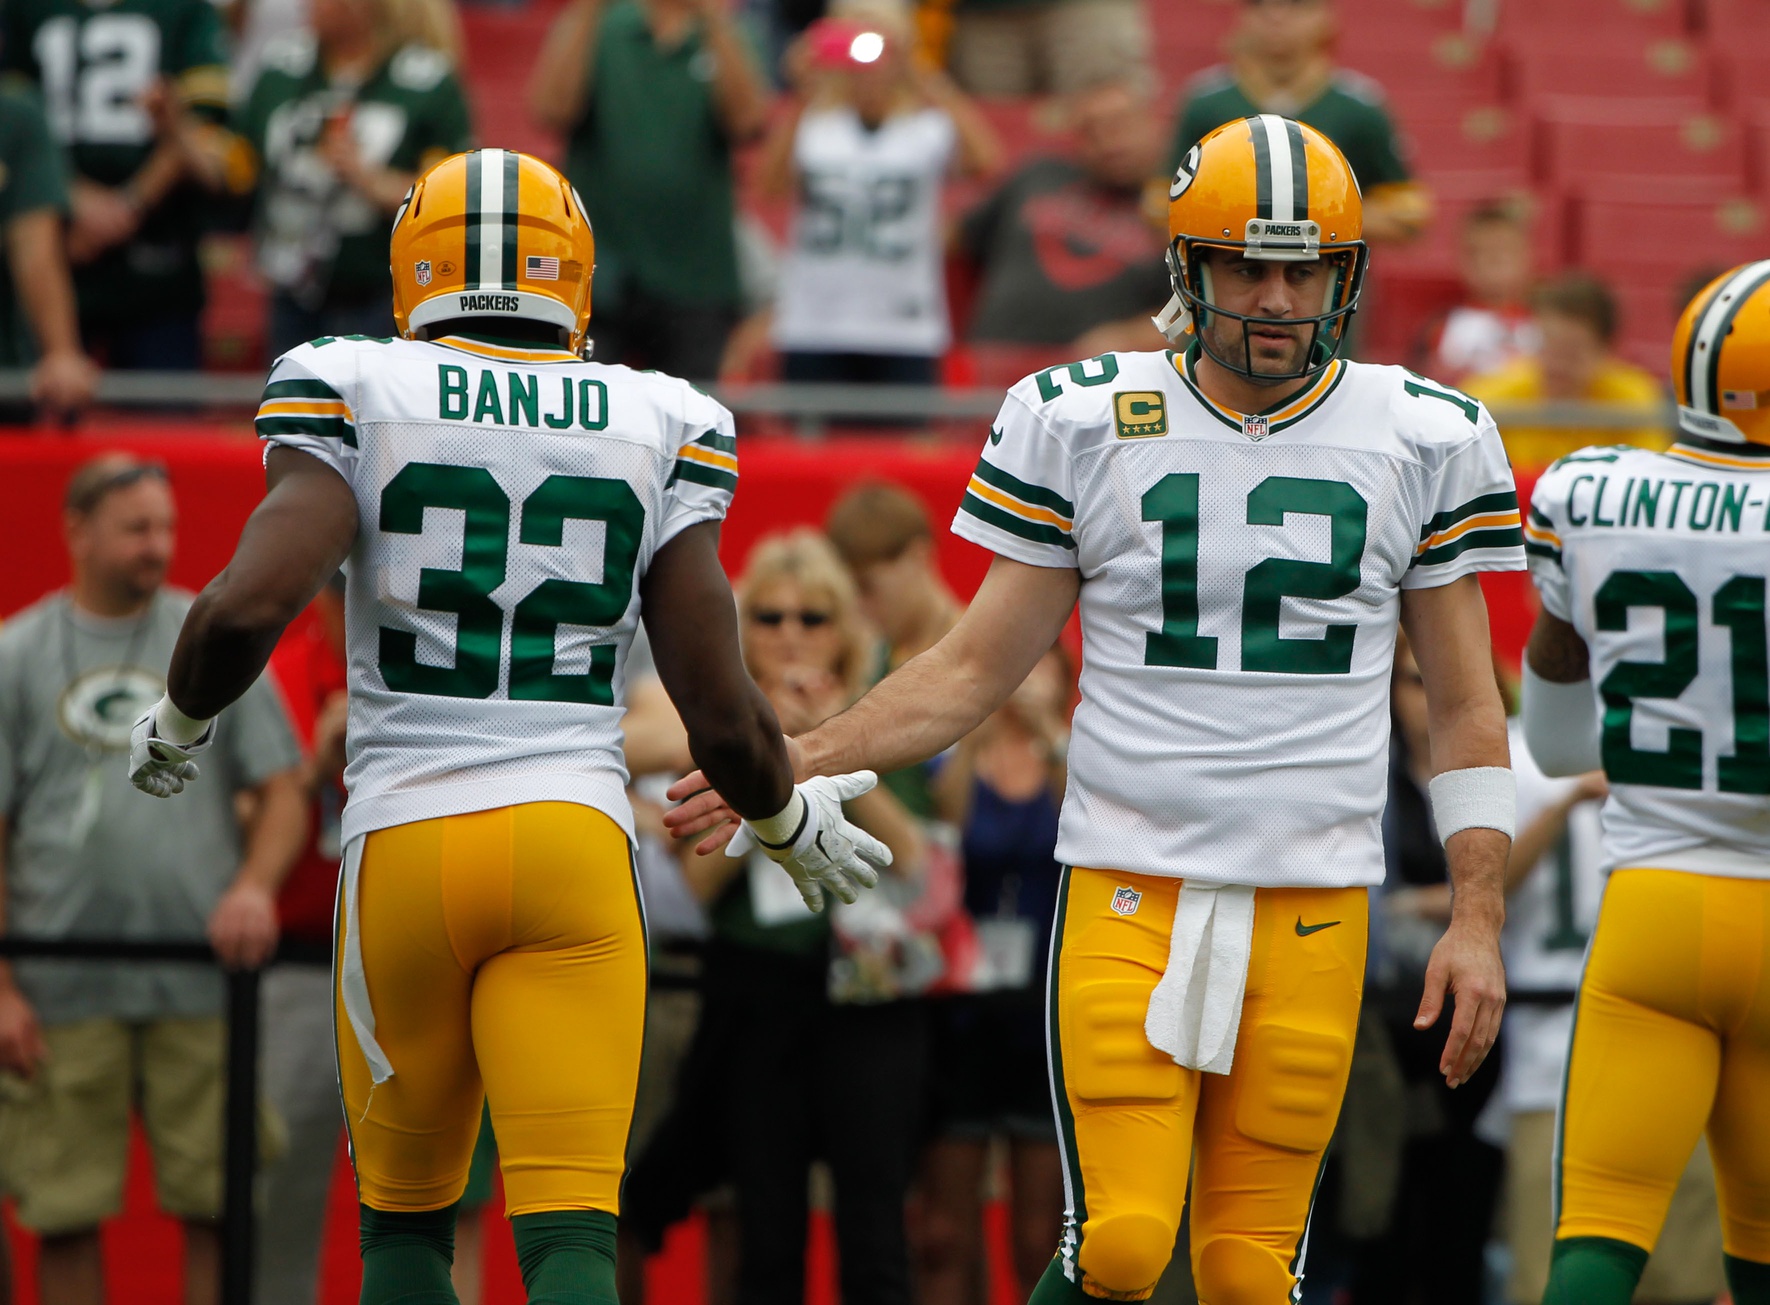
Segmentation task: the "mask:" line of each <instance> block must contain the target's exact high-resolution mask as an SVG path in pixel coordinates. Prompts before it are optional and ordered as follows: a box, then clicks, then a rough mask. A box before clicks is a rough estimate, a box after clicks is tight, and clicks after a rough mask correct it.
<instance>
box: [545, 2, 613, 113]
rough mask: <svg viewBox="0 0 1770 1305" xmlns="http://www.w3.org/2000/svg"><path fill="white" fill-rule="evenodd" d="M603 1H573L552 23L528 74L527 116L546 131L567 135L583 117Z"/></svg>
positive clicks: (600, 22) (588, 93) (588, 94)
mask: <svg viewBox="0 0 1770 1305" xmlns="http://www.w3.org/2000/svg"><path fill="white" fill-rule="evenodd" d="M601 25H602V0H573V3H572V4H570V5H567V6H566V8H565V9H563V10H562V11H561V12H560V15H559V17H558V18H557V19H555V20H554V23H553V27H552V29H551V30H549V31H548V33H547V39H546V40H545V41H544V42H542V44H541V56H540V58H538V59H536V60H535V70H534V72H532V73H530V74H529V115H530V116H531V117H533V118H534V120H535V121H536V122H538V123H540V124H541V126H543V127H545V128H547V130H549V131H560V132H564V131H570V130H571V129H572V128H573V127H575V126H577V125H578V123H579V122H580V121H581V120H582V119H583V117H584V108H585V105H586V102H587V101H588V99H589V96H590V68H591V60H592V59H594V58H595V56H596V33H597V30H598V28H600V27H601Z"/></svg>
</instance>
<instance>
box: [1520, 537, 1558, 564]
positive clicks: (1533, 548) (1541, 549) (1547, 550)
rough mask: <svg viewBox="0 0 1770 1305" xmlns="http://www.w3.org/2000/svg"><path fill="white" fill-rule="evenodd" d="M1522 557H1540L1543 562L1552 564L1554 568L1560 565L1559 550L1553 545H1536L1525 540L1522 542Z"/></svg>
mask: <svg viewBox="0 0 1770 1305" xmlns="http://www.w3.org/2000/svg"><path fill="white" fill-rule="evenodd" d="M1524 555H1525V556H1526V557H1540V558H1542V559H1543V560H1544V561H1547V562H1553V563H1554V564H1555V565H1556V566H1560V565H1561V550H1560V549H1559V548H1556V547H1555V546H1554V545H1553V544H1538V543H1535V542H1534V541H1532V540H1529V539H1527V540H1525V541H1524Z"/></svg>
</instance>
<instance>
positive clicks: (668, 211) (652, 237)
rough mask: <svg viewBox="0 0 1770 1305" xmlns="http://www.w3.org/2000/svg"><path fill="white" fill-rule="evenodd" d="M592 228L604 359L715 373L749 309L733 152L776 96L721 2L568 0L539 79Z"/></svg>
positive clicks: (535, 102)
mask: <svg viewBox="0 0 1770 1305" xmlns="http://www.w3.org/2000/svg"><path fill="white" fill-rule="evenodd" d="M529 107H530V110H531V111H532V112H533V113H534V115H535V117H536V118H537V120H539V121H540V122H541V123H542V124H543V125H545V126H548V127H550V128H553V129H554V130H557V131H561V132H565V133H566V134H567V137H568V142H567V153H566V164H565V174H566V176H567V177H569V178H570V179H571V181H572V184H573V185H574V186H576V187H577V188H578V191H579V192H580V193H581V194H582V195H583V197H584V207H585V209H586V211H587V212H588V213H589V215H590V221H591V225H592V226H594V227H595V228H596V264H597V266H596V305H595V308H596V319H595V321H594V322H593V324H592V327H591V331H592V334H593V336H594V337H595V340H596V357H597V358H598V359H606V360H607V361H610V362H625V361H632V360H635V359H637V360H639V361H642V362H643V363H644V365H646V366H649V367H655V368H657V369H658V370H660V371H666V372H670V373H672V374H675V375H679V376H688V377H690V378H694V379H699V378H703V377H710V376H713V375H715V374H716V373H717V370H718V360H719V355H720V353H721V352H722V350H723V348H724V342H725V337H726V335H727V334H728V333H729V332H730V329H731V327H732V325H733V324H734V323H735V322H736V320H737V315H738V312H739V310H740V307H741V300H742V296H741V289H740V286H739V282H738V262H737V246H736V240H735V238H734V233H733V226H732V223H733V216H734V205H733V198H732V173H731V151H732V148H733V147H734V146H736V145H741V144H743V143H744V142H746V141H748V140H750V139H752V138H754V137H755V136H756V135H758V134H759V133H760V132H761V130H762V127H763V125H764V122H765V119H766V117H767V112H768V93H767V88H766V86H765V84H764V82H763V80H762V75H761V73H760V71H759V70H758V69H757V67H756V61H755V58H754V56H753V55H752V54H751V53H750V50H749V48H748V45H747V43H746V41H745V40H744V38H743V37H742V36H741V35H740V34H739V32H738V29H737V26H736V23H735V22H734V20H733V19H732V18H731V17H730V16H729V14H728V13H727V12H726V6H725V4H724V3H722V2H720V0H573V3H572V4H570V5H569V6H568V7H567V8H566V9H565V10H564V11H563V12H562V13H561V15H560V17H559V19H558V21H557V22H556V24H555V25H554V28H553V30H552V32H551V33H550V34H549V36H548V39H547V42H546V44H545V45H544V46H543V47H542V51H541V57H540V60H539V62H538V63H537V64H536V68H535V75H534V79H533V82H532V84H531V86H530V92H529Z"/></svg>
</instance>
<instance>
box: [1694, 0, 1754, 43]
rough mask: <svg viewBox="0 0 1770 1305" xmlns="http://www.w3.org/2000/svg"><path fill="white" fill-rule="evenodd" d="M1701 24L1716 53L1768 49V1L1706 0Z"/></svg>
mask: <svg viewBox="0 0 1770 1305" xmlns="http://www.w3.org/2000/svg"><path fill="white" fill-rule="evenodd" d="M1703 25H1704V28H1705V30H1706V32H1707V35H1708V38H1709V42H1710V43H1711V44H1712V45H1713V46H1714V48H1715V50H1716V51H1718V52H1726V51H1753V52H1756V53H1758V54H1763V53H1765V52H1770V0H1707V3H1706V4H1705V5H1704V18H1703Z"/></svg>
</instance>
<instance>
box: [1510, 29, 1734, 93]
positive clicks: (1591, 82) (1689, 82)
mask: <svg viewBox="0 0 1770 1305" xmlns="http://www.w3.org/2000/svg"><path fill="white" fill-rule="evenodd" d="M1513 61H1514V66H1515V67H1516V69H1517V86H1518V90H1519V93H1520V94H1521V95H1522V96H1523V97H1524V99H1525V100H1526V101H1527V102H1529V101H1533V100H1540V99H1543V98H1545V97H1548V96H1588V97H1603V98H1609V99H1628V100H1638V99H1642V98H1652V99H1661V100H1671V99H1682V100H1688V101H1689V102H1690V107H1691V108H1692V109H1697V108H1700V107H1701V106H1703V105H1708V104H1715V103H1718V102H1719V101H1720V92H1721V88H1722V85H1723V81H1722V79H1721V78H1720V77H1718V76H1717V74H1716V70H1715V62H1714V59H1713V58H1712V56H1711V55H1710V54H1709V52H1708V50H1707V49H1705V48H1704V47H1703V46H1701V45H1698V44H1696V43H1695V42H1693V41H1689V40H1683V39H1678V38H1660V39H1655V40H1652V41H1646V42H1642V41H1638V40H1635V39H1634V38H1632V37H1625V38H1623V39H1620V40H1613V39H1612V38H1608V37H1605V36H1602V35H1598V34H1593V36H1591V37H1589V38H1588V39H1586V40H1584V41H1582V42H1581V45H1580V49H1579V53H1578V56H1577V57H1573V58H1570V57H1569V52H1568V50H1567V48H1566V47H1565V46H1563V45H1559V44H1554V45H1550V44H1544V45H1540V46H1534V45H1529V44H1521V45H1519V46H1518V48H1516V49H1515V50H1514V54H1513Z"/></svg>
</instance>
